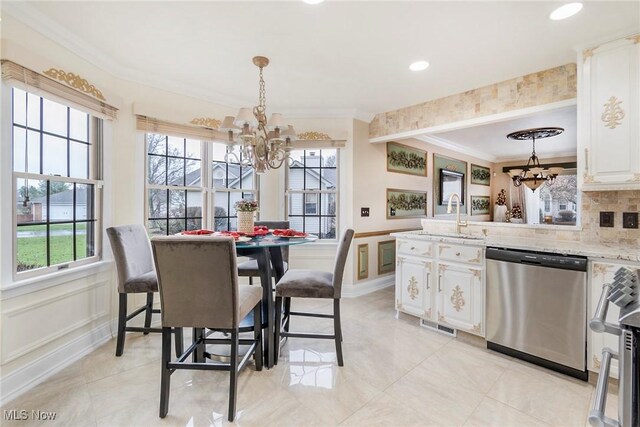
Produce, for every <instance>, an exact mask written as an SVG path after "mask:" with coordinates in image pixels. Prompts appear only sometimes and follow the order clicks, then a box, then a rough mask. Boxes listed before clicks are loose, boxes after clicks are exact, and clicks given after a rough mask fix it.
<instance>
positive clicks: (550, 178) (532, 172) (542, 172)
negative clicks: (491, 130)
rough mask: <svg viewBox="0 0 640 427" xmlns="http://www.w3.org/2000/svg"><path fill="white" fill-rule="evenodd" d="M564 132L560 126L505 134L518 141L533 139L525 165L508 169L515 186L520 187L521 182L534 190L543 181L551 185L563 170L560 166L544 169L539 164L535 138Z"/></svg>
mask: <svg viewBox="0 0 640 427" xmlns="http://www.w3.org/2000/svg"><path fill="white" fill-rule="evenodd" d="M562 132H564V129H562V128H554V127H548V128H535V129H525V130H520V131H517V132H512V133H510V134H509V135H507V138H509V139H515V140H518V141H523V140H532V141H533V153H532V154H531V157H529V161H527V166H526V167H524V168H523V169H510V170H509V175H510V176H511V179H512V180H513V185H514V186H515V187H520V186H521V185H522V184H524V185H526V186H527V187H529V188H530V189H531V190H532V191H534V192H535V191H536V189H537V188H538V187H540V186H541V185H542V184H544V183H545V182H547V183H549V184H550V185H553V184H554V183H555V182H556V177H557V176H558V174H559V173H560V172H561V171H562V170H563V168H561V167H551V168H549V169H544V168H543V167H541V166H540V159H539V158H538V156H537V155H536V139H541V138H549V137H552V136H557V135H560V134H561V133H562Z"/></svg>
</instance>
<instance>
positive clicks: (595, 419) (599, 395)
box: [589, 347, 621, 427]
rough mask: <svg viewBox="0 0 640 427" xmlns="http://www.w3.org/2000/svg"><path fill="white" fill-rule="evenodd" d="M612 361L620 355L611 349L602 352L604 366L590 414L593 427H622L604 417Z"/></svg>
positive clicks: (618, 423) (602, 366)
mask: <svg viewBox="0 0 640 427" xmlns="http://www.w3.org/2000/svg"><path fill="white" fill-rule="evenodd" d="M611 359H618V355H617V354H616V353H615V352H614V351H613V350H611V349H610V348H607V347H605V348H604V349H603V350H602V365H601V367H600V374H599V375H598V383H597V384H596V391H595V394H594V398H593V408H592V409H591V412H589V424H591V425H592V426H593V427H621V426H620V422H619V421H618V420H614V419H612V418H609V417H605V416H604V410H605V408H606V406H607V388H608V385H609V371H611Z"/></svg>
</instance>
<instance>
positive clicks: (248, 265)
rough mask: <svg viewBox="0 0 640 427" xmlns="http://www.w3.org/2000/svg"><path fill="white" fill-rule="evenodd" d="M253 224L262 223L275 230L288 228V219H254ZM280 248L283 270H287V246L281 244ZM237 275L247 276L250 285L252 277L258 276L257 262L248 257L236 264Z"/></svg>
mask: <svg viewBox="0 0 640 427" xmlns="http://www.w3.org/2000/svg"><path fill="white" fill-rule="evenodd" d="M255 225H263V226H265V227H267V228H269V229H270V230H275V229H276V228H282V229H287V228H289V221H256V222H255ZM281 250H282V261H283V266H284V271H287V268H288V267H289V247H288V246H283V247H282V248H281ZM238 276H240V277H248V278H249V284H250V285H252V284H253V278H254V277H259V276H260V271H259V270H258V262H257V261H256V260H255V259H250V260H248V261H244V262H241V263H240V264H238Z"/></svg>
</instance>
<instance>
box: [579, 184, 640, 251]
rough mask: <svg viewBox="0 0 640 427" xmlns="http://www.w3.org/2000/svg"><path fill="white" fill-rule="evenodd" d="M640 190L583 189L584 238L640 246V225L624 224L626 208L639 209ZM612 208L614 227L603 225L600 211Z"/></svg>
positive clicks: (631, 210) (588, 240)
mask: <svg viewBox="0 0 640 427" xmlns="http://www.w3.org/2000/svg"><path fill="white" fill-rule="evenodd" d="M638 208H640V190H633V191H599V192H588V193H582V233H581V237H582V238H581V239H580V240H581V241H585V242H601V243H620V245H622V246H627V245H629V246H640V229H632V228H622V213H623V212H638ZM604 211H613V212H614V213H615V214H614V215H615V219H614V224H613V227H612V228H604V227H600V212H604Z"/></svg>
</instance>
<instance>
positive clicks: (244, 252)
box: [236, 233, 318, 368]
mask: <svg viewBox="0 0 640 427" xmlns="http://www.w3.org/2000/svg"><path fill="white" fill-rule="evenodd" d="M316 240H318V238H317V237H316V236H313V235H307V236H306V237H297V238H296V237H294V238H286V237H278V236H274V235H273V234H271V233H270V234H267V235H265V236H257V237H254V238H252V239H250V240H247V241H244V239H241V240H238V241H236V253H237V255H238V256H246V257H249V258H253V259H255V260H256V261H257V263H258V270H259V272H260V284H261V286H262V319H263V320H262V328H263V329H264V330H265V333H264V334H263V342H264V352H263V354H264V364H265V366H266V367H267V368H272V367H273V365H274V363H275V358H274V355H275V351H274V349H275V346H276V345H278V344H277V343H276V342H275V307H274V300H273V292H272V289H271V284H272V278H274V277H275V280H276V283H278V281H279V280H280V279H281V278H282V276H283V275H284V263H283V259H282V247H283V246H294V245H303V244H306V243H311V242H315V241H316ZM252 326H253V315H252V314H249V316H247V317H246V318H244V319H243V320H242V322H240V329H241V330H242V329H244V328H247V329H249V328H251V327H252Z"/></svg>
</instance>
